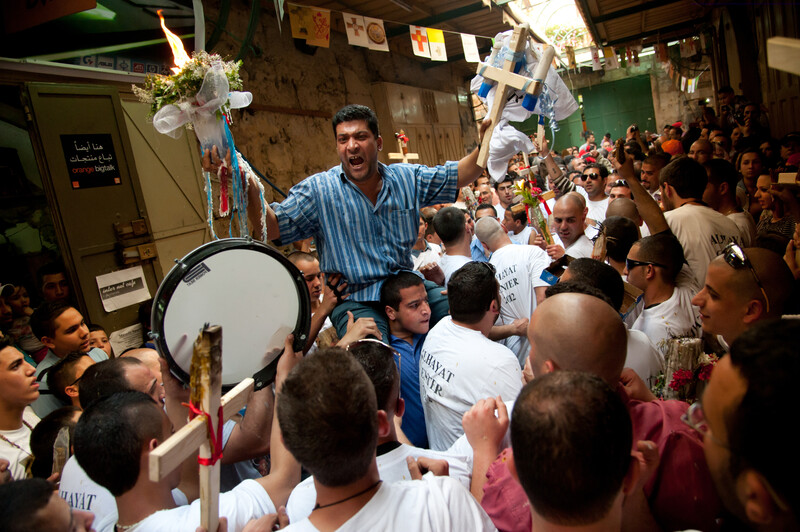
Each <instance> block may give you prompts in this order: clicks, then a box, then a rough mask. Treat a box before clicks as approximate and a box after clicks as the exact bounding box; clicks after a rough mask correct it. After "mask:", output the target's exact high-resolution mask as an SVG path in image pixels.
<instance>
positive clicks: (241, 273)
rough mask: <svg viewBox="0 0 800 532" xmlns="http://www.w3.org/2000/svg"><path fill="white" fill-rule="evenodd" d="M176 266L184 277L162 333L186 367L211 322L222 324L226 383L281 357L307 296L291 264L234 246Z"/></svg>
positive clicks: (186, 369)
mask: <svg viewBox="0 0 800 532" xmlns="http://www.w3.org/2000/svg"><path fill="white" fill-rule="evenodd" d="M187 258H188V257H187ZM175 268H178V269H180V270H181V271H182V272H183V275H181V278H180V281H179V282H177V285H176V286H175V288H174V291H172V293H171V294H170V295H168V298H169V299H168V301H166V309H165V310H164V312H163V327H162V330H161V331H159V334H160V335H162V338H163V341H164V345H166V348H167V349H168V351H169V356H170V357H171V358H172V361H173V362H174V363H175V364H176V365H177V366H178V367H179V368H180V369H182V370H183V371H184V372H185V373H187V374H188V373H189V372H190V368H191V362H192V346H193V343H194V341H195V339H196V338H197V335H198V333H199V332H200V330H201V329H202V328H203V326H204V325H205V324H212V325H221V326H222V383H223V385H225V386H234V385H236V384H238V383H239V382H240V381H242V380H243V379H245V378H247V377H252V376H253V374H254V373H256V372H258V371H259V370H261V369H262V368H264V367H266V366H267V365H268V364H269V363H270V362H272V361H273V360H275V359H276V358H277V356H278V355H279V354H280V353H281V351H282V350H283V346H284V341H285V339H286V336H287V335H288V334H290V333H292V332H293V331H294V330H295V328H296V327H297V324H298V315H299V312H300V311H301V304H300V297H301V296H303V295H304V294H299V293H298V285H297V282H296V279H295V278H293V276H292V272H290V271H289V270H288V269H287V267H286V265H285V264H283V263H282V262H280V261H278V260H276V258H275V257H272V256H271V255H269V254H267V253H265V252H263V250H256V249H236V248H234V249H224V250H222V251H220V252H217V253H215V254H212V255H209V256H205V257H204V258H202V260H200V261H199V262H196V263H195V264H182V263H179V264H178V265H177V266H176V267H175ZM174 273H176V272H175V269H173V271H171V272H170V274H169V276H172V275H173V274H174ZM305 297H307V296H305ZM159 303H161V302H159Z"/></svg>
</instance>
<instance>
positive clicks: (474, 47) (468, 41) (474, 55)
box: [461, 33, 481, 63]
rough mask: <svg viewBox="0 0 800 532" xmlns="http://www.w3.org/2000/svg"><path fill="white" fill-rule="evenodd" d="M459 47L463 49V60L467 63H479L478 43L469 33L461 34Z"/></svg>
mask: <svg viewBox="0 0 800 532" xmlns="http://www.w3.org/2000/svg"><path fill="white" fill-rule="evenodd" d="M461 46H462V47H463V48H464V60H465V61H466V62H467V63H480V61H481V54H480V52H478V42H477V41H476V40H475V36H474V35H472V34H470V33H462V34H461Z"/></svg>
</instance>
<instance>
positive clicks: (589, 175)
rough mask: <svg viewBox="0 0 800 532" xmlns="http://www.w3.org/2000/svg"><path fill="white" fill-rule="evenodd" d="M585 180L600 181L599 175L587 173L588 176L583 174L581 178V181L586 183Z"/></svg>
mask: <svg viewBox="0 0 800 532" xmlns="http://www.w3.org/2000/svg"><path fill="white" fill-rule="evenodd" d="M587 179H592V180H597V179H600V174H599V173H597V172H589V173H588V174H583V175H582V176H581V181H586V180H587Z"/></svg>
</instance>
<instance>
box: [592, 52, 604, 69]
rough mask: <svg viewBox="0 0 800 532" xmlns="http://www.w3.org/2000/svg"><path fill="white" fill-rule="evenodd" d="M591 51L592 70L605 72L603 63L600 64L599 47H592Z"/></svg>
mask: <svg viewBox="0 0 800 532" xmlns="http://www.w3.org/2000/svg"><path fill="white" fill-rule="evenodd" d="M591 51H592V70H593V71H598V70H603V65H602V63H600V50H599V49H598V48H597V47H595V46H592V47H591Z"/></svg>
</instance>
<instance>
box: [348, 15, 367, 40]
mask: <svg viewBox="0 0 800 532" xmlns="http://www.w3.org/2000/svg"><path fill="white" fill-rule="evenodd" d="M352 20H353V22H348V23H347V27H348V28H350V29H352V30H353V33H354V34H355V36H356V37H358V30H362V31H363V30H364V26H361V25H360V24H359V23H358V19H357V18H356V17H352Z"/></svg>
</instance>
